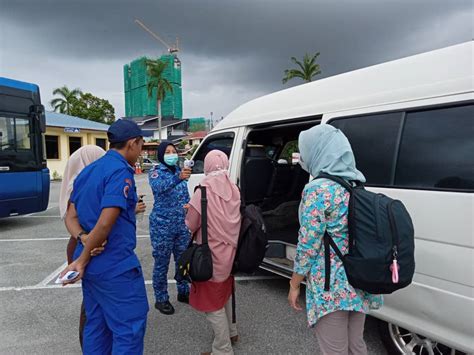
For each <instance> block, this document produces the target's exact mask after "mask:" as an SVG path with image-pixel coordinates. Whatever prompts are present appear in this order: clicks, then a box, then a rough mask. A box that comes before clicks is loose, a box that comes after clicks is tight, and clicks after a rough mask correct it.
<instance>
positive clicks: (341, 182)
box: [313, 173, 353, 193]
mask: <svg viewBox="0 0 474 355" xmlns="http://www.w3.org/2000/svg"><path fill="white" fill-rule="evenodd" d="M316 179H328V180H332V181H334V182H337V183H338V184H339V185H342V186H343V187H344V188H345V189H346V190H347V191H349V193H352V187H353V186H352V185H351V184H350V183H349V182H347V180H345V179H343V178H341V177H339V176H334V175H330V174H326V173H321V174H319V175H318V176H317V177H315V178H314V179H313V180H316Z"/></svg>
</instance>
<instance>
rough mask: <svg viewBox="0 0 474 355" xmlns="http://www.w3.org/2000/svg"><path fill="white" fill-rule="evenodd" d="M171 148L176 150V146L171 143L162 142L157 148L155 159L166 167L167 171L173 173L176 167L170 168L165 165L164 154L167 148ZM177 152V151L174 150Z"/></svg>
mask: <svg viewBox="0 0 474 355" xmlns="http://www.w3.org/2000/svg"><path fill="white" fill-rule="evenodd" d="M170 145H171V146H173V147H174V149H176V146H175V145H174V144H173V143H171V142H170V141H163V142H161V144H160V145H159V146H158V151H157V158H158V161H159V162H160V163H161V164H163V165H164V166H166V167H167V168H168V169H170V170H171V171H172V172H175V171H176V166H171V165H168V164H166V163H165V152H166V148H168V147H169V146H170ZM176 151H178V150H176Z"/></svg>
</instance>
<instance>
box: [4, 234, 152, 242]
mask: <svg viewBox="0 0 474 355" xmlns="http://www.w3.org/2000/svg"><path fill="white" fill-rule="evenodd" d="M69 238H70V237H56V238H20V239H0V242H45V241H51V240H69ZM137 238H138V239H142V238H150V235H149V234H139V235H137Z"/></svg>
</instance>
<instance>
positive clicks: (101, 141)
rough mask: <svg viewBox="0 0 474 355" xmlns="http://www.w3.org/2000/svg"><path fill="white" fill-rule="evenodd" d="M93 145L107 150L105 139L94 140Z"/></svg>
mask: <svg viewBox="0 0 474 355" xmlns="http://www.w3.org/2000/svg"><path fill="white" fill-rule="evenodd" d="M95 145H96V146H98V147H101V148H102V149H103V150H107V141H106V140H105V138H96V139H95Z"/></svg>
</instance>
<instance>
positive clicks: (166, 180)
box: [148, 164, 189, 223]
mask: <svg viewBox="0 0 474 355" xmlns="http://www.w3.org/2000/svg"><path fill="white" fill-rule="evenodd" d="M180 173H181V169H180V168H179V167H176V170H175V171H174V172H173V171H171V170H170V169H169V168H168V167H166V165H164V164H160V165H158V166H156V167H154V168H153V169H152V170H151V171H150V172H149V175H148V179H149V182H150V186H151V189H152V191H153V196H154V198H155V202H154V204H153V212H152V213H153V215H154V217H159V218H161V219H163V220H164V221H166V222H172V223H177V222H178V221H183V220H184V218H185V217H186V212H185V209H184V207H183V206H184V205H185V204H187V203H189V192H188V183H187V181H186V180H181V179H180V178H179V174H180Z"/></svg>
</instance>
